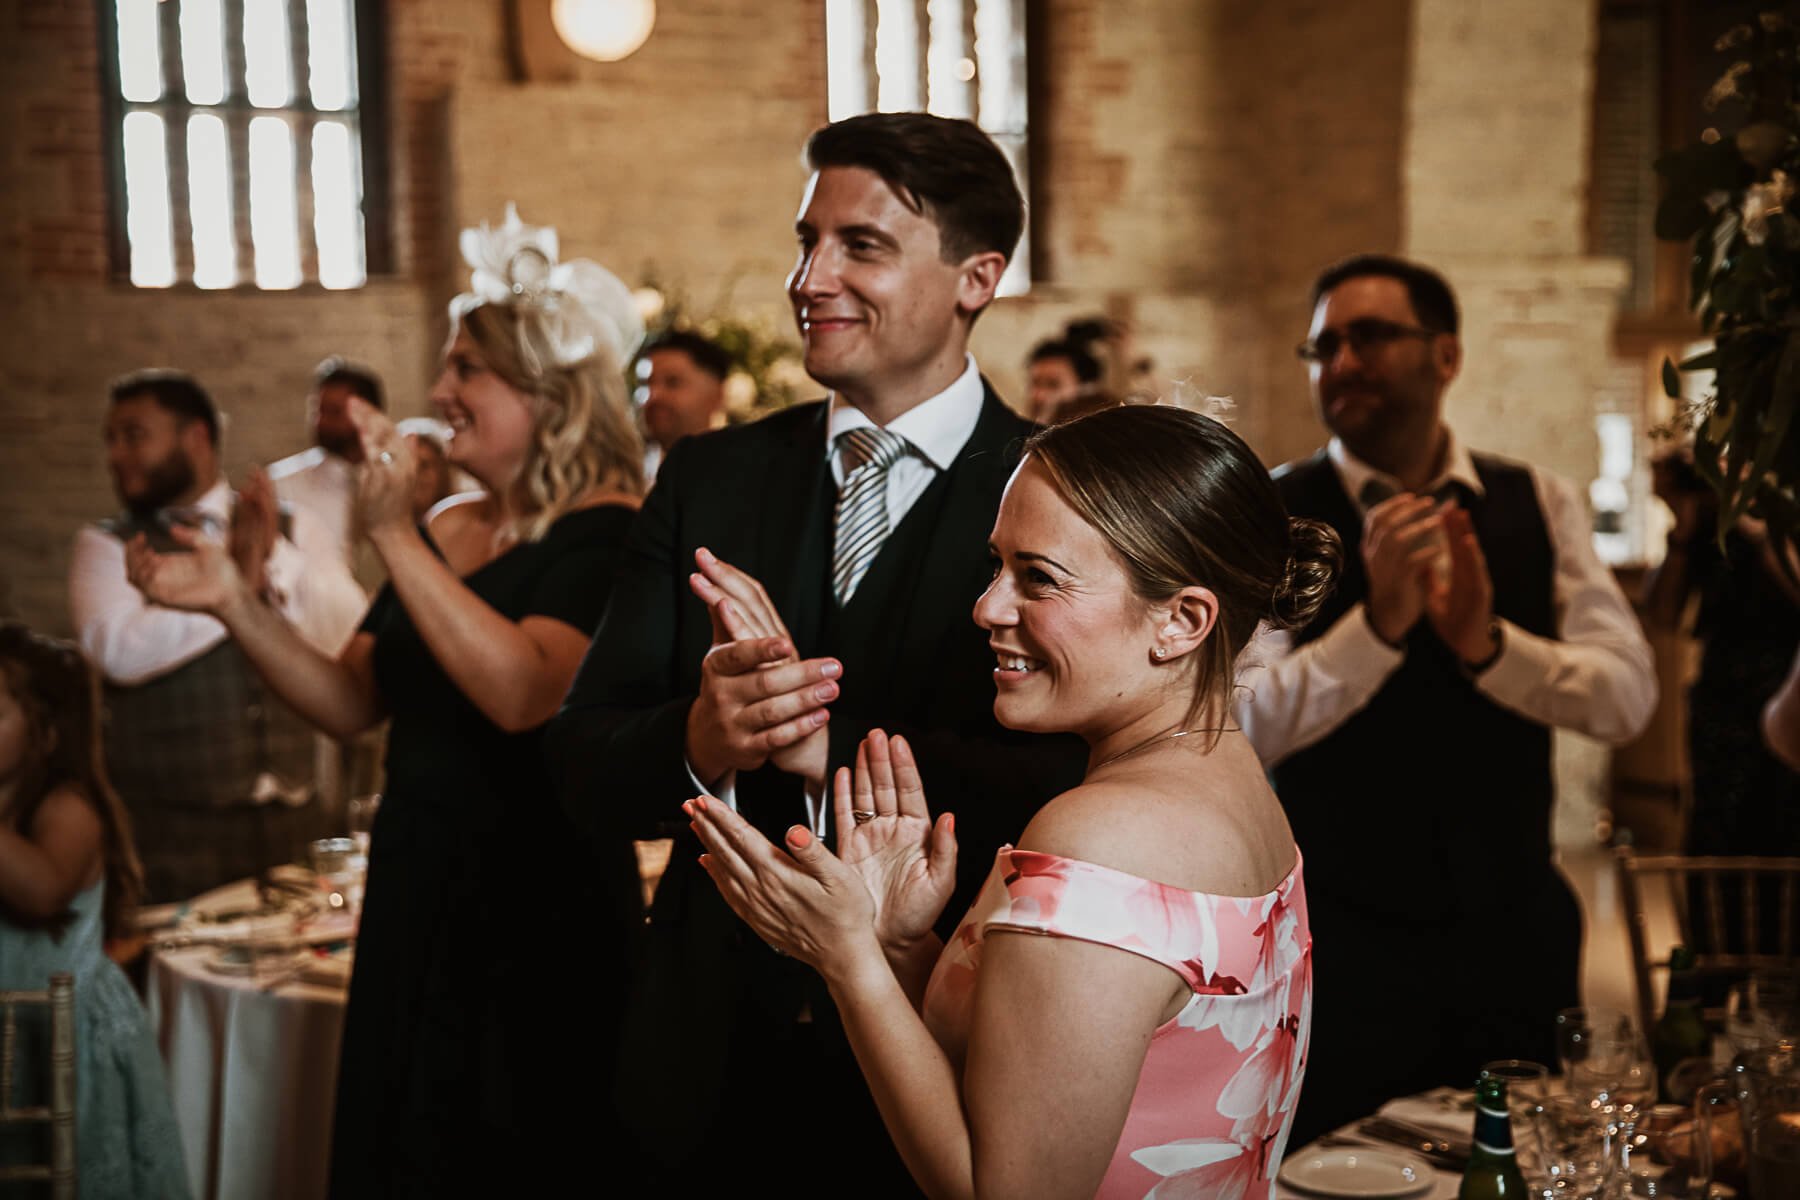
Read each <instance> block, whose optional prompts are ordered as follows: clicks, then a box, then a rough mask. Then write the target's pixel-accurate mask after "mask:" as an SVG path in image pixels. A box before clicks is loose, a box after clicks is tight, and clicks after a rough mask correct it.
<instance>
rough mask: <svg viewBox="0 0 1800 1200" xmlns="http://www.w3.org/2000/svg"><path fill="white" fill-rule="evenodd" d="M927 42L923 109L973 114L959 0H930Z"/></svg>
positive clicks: (953, 114) (954, 114)
mask: <svg viewBox="0 0 1800 1200" xmlns="http://www.w3.org/2000/svg"><path fill="white" fill-rule="evenodd" d="M928 12H929V14H930V16H931V45H930V48H929V49H928V50H926V51H925V65H926V69H927V71H928V72H929V74H928V75H927V79H928V81H929V83H930V86H931V105H930V108H929V109H928V110H927V111H930V112H934V113H936V114H937V115H938V116H940V117H973V116H974V115H975V106H974V103H973V101H974V97H973V95H972V94H971V89H970V87H969V80H970V79H972V78H973V77H974V72H973V71H972V70H970V71H969V72H968V73H967V74H964V69H965V64H968V65H970V66H972V64H969V60H968V58H967V57H966V56H965V54H964V48H963V0H931V7H930V8H929V10H928Z"/></svg>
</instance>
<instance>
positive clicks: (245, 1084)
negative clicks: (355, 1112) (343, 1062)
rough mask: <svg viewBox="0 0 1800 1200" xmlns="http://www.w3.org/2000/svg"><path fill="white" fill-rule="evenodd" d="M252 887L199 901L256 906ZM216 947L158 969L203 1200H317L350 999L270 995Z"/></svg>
mask: <svg viewBox="0 0 1800 1200" xmlns="http://www.w3.org/2000/svg"><path fill="white" fill-rule="evenodd" d="M254 902H255V889H254V887H253V886H252V885H251V884H250V883H248V882H245V883H241V884H233V885H231V887H230V888H223V889H220V890H219V891H218V892H209V893H207V895H206V896H205V897H202V898H200V899H199V900H197V901H195V904H196V905H201V904H229V905H235V906H241V907H245V908H248V907H250V906H251V905H253V904H254ZM215 953H216V947H213V946H205V945H198V946H188V947H183V948H180V949H174V950H166V951H159V952H156V953H154V954H153V955H152V957H151V959H150V977H149V989H148V990H149V1006H150V1019H151V1022H152V1026H153V1027H154V1028H155V1030H156V1036H157V1042H158V1044H159V1045H160V1046H161V1048H162V1054H163V1060H164V1062H165V1063H166V1064H167V1065H168V1070H169V1088H170V1091H171V1092H172V1093H173V1095H174V1098H175V1119H176V1123H177V1124H178V1125H179V1126H180V1128H181V1140H182V1150H183V1152H184V1153H185V1155H186V1157H187V1164H188V1173H189V1174H190V1175H191V1176H192V1178H193V1185H194V1194H195V1196H197V1197H200V1198H201V1200H239V1198H240V1197H242V1198H244V1200H320V1198H322V1197H323V1196H324V1195H325V1185H326V1169H327V1165H328V1163H329V1161H330V1149H331V1113H332V1105H333V1101H334V1093H335V1090H336V1088H337V1067H338V1042H339V1039H340V1038H341V1037H342V1035H343V1030H344V997H345V992H344V990H343V989H342V988H339V987H324V986H318V985H315V984H311V983H306V982H303V981H300V980H293V981H290V982H287V983H282V984H280V985H278V986H275V987H273V988H271V989H269V990H266V991H265V990H264V989H263V988H262V987H261V986H260V985H259V984H257V983H256V982H255V981H253V980H251V979H249V978H247V977H242V976H227V975H220V974H217V973H216V972H214V971H212V970H211V969H209V968H208V966H207V963H208V962H209V961H210V960H211V958H212V956H213V955H214V954H215Z"/></svg>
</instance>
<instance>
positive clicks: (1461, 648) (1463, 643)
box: [1362, 493, 1494, 663]
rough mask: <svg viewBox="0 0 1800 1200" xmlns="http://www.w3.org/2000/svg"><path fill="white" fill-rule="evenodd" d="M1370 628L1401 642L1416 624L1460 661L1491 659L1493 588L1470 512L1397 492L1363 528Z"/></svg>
mask: <svg viewBox="0 0 1800 1200" xmlns="http://www.w3.org/2000/svg"><path fill="white" fill-rule="evenodd" d="M1362 555H1363V565H1364V568H1365V569H1366V570H1367V572H1368V576H1369V598H1368V611H1369V623H1370V624H1371V625H1373V626H1374V628H1375V632H1376V633H1377V634H1379V635H1380V636H1381V638H1382V640H1384V641H1386V642H1387V643H1389V644H1390V645H1395V646H1397V645H1400V644H1401V643H1402V642H1404V641H1405V640H1406V636H1407V634H1408V633H1410V632H1411V631H1412V628H1413V626H1415V625H1417V624H1418V622H1419V621H1420V620H1421V619H1426V620H1429V621H1430V622H1431V627H1432V629H1433V630H1434V631H1435V632H1436V633H1437V635H1438V637H1439V638H1441V639H1442V640H1443V642H1444V644H1445V645H1447V646H1449V647H1450V649H1451V650H1452V651H1454V652H1455V653H1456V655H1457V657H1458V658H1460V659H1461V660H1462V661H1463V662H1465V663H1478V662H1481V661H1483V660H1485V659H1487V658H1489V657H1491V656H1492V653H1493V650H1494V645H1493V634H1492V626H1493V616H1494V583H1493V578H1492V576H1491V575H1490V574H1489V573H1488V567H1487V558H1486V556H1484V555H1483V554H1482V552H1481V543H1480V542H1479V541H1478V540H1477V539H1476V537H1475V526H1474V523H1473V521H1472V520H1471V519H1470V517H1469V513H1468V510H1466V509H1464V508H1462V507H1461V506H1460V505H1457V504H1456V503H1454V502H1445V503H1442V504H1440V503H1439V502H1437V501H1435V500H1433V499H1432V498H1431V497H1430V496H1414V495H1410V494H1407V493H1401V494H1400V495H1398V496H1393V497H1390V498H1389V499H1387V500H1384V501H1382V502H1381V503H1380V504H1377V505H1375V506H1374V507H1373V508H1371V509H1369V511H1368V514H1367V516H1366V517H1365V519H1364V523H1363V538H1362Z"/></svg>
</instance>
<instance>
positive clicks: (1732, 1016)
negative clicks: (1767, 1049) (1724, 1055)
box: [1725, 969, 1800, 1051]
mask: <svg viewBox="0 0 1800 1200" xmlns="http://www.w3.org/2000/svg"><path fill="white" fill-rule="evenodd" d="M1725 1036H1726V1037H1727V1038H1728V1039H1729V1040H1730V1042H1731V1048H1732V1050H1734V1051H1742V1050H1749V1049H1751V1048H1753V1047H1756V1046H1763V1045H1768V1044H1770V1043H1772V1042H1777V1041H1780V1040H1782V1039H1783V1038H1793V1037H1796V1036H1800V975H1796V974H1795V972H1794V971H1792V970H1780V969H1775V970H1771V969H1763V970H1758V971H1753V972H1752V973H1751V974H1750V976H1749V977H1748V978H1746V979H1744V980H1742V981H1740V982H1738V983H1736V984H1733V985H1732V988H1731V990H1730V992H1728V993H1727V994H1726V996H1725Z"/></svg>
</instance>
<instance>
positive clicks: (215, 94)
mask: <svg viewBox="0 0 1800 1200" xmlns="http://www.w3.org/2000/svg"><path fill="white" fill-rule="evenodd" d="M181 73H182V75H183V77H184V78H185V79H186V80H187V94H188V100H189V101H190V102H192V103H194V104H217V103H219V102H220V101H221V100H223V99H225V13H224V11H223V9H222V8H221V7H220V4H219V0H181Z"/></svg>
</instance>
